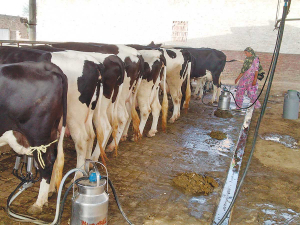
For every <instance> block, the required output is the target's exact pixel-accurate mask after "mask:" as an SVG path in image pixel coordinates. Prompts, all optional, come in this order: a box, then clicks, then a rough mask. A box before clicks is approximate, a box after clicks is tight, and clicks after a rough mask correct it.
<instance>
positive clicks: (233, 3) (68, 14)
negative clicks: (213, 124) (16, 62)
mask: <svg viewBox="0 0 300 225" xmlns="http://www.w3.org/2000/svg"><path fill="white" fill-rule="evenodd" d="M282 2H283V0H282ZM38 6H39V8H38V18H37V19H38V26H37V38H38V40H46V41H82V42H103V43H116V44H118V43H119V44H128V43H137V44H148V43H150V42H151V41H154V42H155V43H157V42H160V43H165V44H176V45H188V46H192V47H211V48H216V49H221V50H243V49H245V48H246V47H247V46H251V47H253V48H254V49H255V50H256V51H261V52H273V49H274V45H275V41H276V35H277V31H276V30H275V31H273V29H274V23H275V16H276V10H277V1H275V0H264V1H261V0H245V1H240V0H145V1H141V0H110V1H104V0H84V1H82V0H51V1H49V0H38ZM281 6H282V5H281ZM279 15H280V16H281V15H282V7H281V11H280V13H279ZM299 15H300V1H293V2H292V4H291V10H290V14H289V15H288V18H295V17H299ZM173 21H188V41H187V42H184V43H183V42H175V43H174V42H171V40H172V23H173ZM299 34H300V21H295V22H287V23H286V27H285V33H284V37H283V43H282V47H281V52H282V53H295V54H300V39H299Z"/></svg>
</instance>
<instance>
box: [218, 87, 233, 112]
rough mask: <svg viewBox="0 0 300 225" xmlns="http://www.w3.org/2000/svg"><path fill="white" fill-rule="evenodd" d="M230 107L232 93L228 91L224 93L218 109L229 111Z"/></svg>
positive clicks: (220, 98)
mask: <svg viewBox="0 0 300 225" xmlns="http://www.w3.org/2000/svg"><path fill="white" fill-rule="evenodd" d="M229 107H230V93H229V92H228V91H222V93H221V95H220V97H219V103H218V109H221V110H229Z"/></svg>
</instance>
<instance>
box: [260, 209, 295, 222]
mask: <svg viewBox="0 0 300 225" xmlns="http://www.w3.org/2000/svg"><path fill="white" fill-rule="evenodd" d="M257 206H258V207H259V208H260V209H261V212H262V213H263V214H264V216H263V217H264V225H272V224H278V223H279V222H284V224H289V223H295V222H296V223H297V222H299V217H300V213H297V212H295V211H294V210H292V209H286V208H281V207H280V206H275V205H272V204H257Z"/></svg>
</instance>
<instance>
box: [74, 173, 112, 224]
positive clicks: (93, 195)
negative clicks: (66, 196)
mask: <svg viewBox="0 0 300 225" xmlns="http://www.w3.org/2000/svg"><path fill="white" fill-rule="evenodd" d="M105 187H106V180H104V179H102V180H100V183H99V186H97V183H95V182H90V181H89V180H83V181H80V182H78V192H77V193H76V194H75V196H74V197H73V199H72V217H71V225H82V224H99V225H107V215H108V195H107V193H106V192H105Z"/></svg>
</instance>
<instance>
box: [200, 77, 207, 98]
mask: <svg viewBox="0 0 300 225" xmlns="http://www.w3.org/2000/svg"><path fill="white" fill-rule="evenodd" d="M205 81H206V79H204V78H200V81H199V90H200V94H199V99H201V98H202V97H203V88H204V85H205Z"/></svg>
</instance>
